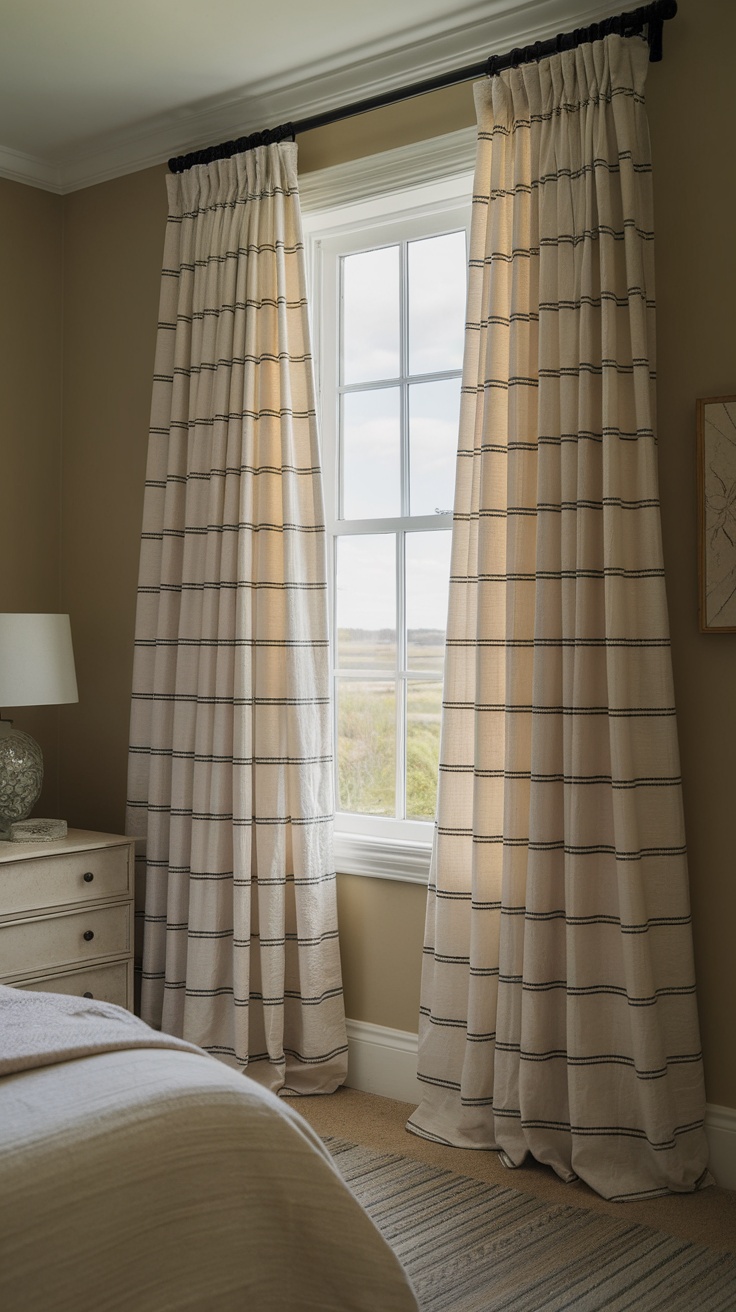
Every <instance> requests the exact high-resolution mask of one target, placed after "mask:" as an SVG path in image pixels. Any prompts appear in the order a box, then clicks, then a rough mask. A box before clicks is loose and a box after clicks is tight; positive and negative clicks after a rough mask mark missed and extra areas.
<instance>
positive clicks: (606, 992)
mask: <svg viewBox="0 0 736 1312" xmlns="http://www.w3.org/2000/svg"><path fill="white" fill-rule="evenodd" d="M498 980H499V984H508V985H515V986H517V987H518V986H520V987H521V989H522V991H523V992H524V993H556V992H563V993H564V994H565V996H566V997H568V998H598V997H607V998H620V999H621V1000H622V1001H623V1002H626V1004H627V1006H629V1007H654V1006H656V1005H657V1003H658V1002H659V1001H660V999H662V998H689V997H694V996H695V985H690V986H685V985H683V986H682V987H680V988H677V987H675V986H674V985H673V986H672V987H671V988H661V989H656V990H655V992H654V993H653V994H652V995H651V996H650V997H640V998H639V997H632V996H631V995H630V994H629V993H627V991H626V989H625V988H622V987H620V986H619V985H617V984H586V985H582V984H581V985H574V984H569V983H568V982H567V980H564V979H557V980H555V979H551V980H544V981H541V980H540V981H539V982H537V983H532V982H531V981H529V980H525V979H522V977H521V976H520V975H500V974H499V977H498Z"/></svg>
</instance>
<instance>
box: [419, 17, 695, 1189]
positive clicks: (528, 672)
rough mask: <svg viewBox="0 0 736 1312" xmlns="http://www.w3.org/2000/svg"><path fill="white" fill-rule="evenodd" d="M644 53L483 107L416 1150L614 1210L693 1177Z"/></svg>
mask: <svg viewBox="0 0 736 1312" xmlns="http://www.w3.org/2000/svg"><path fill="white" fill-rule="evenodd" d="M647 60H648V52H647V47H646V44H645V43H644V42H643V41H641V40H640V39H638V38H637V39H633V38H632V39H628V40H626V39H623V38H620V37H617V36H610V37H608V38H606V40H605V41H600V42H598V43H594V44H588V45H582V46H580V47H579V48H578V49H576V50H571V51H568V52H565V53H562V54H558V55H555V56H553V57H552V58H550V59H547V60H545V61H543V62H540V63H539V64H531V65H527V66H523V67H520V68H518V69H511V70H509V71H507V72H505V73H503V74H501V75H500V76H497V77H495V78H494V79H492V80H491V81H486V82H484V83H482V84H479V85H478V86H477V87H476V104H477V110H478V120H479V143H478V163H477V171H476V178H475V187H474V193H475V194H474V217H473V226H472V235H471V254H470V280H469V302H468V326H467V337H466V352H465V364H464V378H463V404H462V413H461V421H460V430H461V431H460V444H459V453H458V461H457V493H456V502H455V521H454V536H453V556H452V582H451V593H450V614H449V624H448V640H447V661H446V674H445V702H444V711H443V729H442V743H441V774H440V790H439V800H438V824H437V832H436V839H435V845H434V852H433V860H432V868H431V873H430V888H429V900H428V910H427V933H426V944H425V968H424V972H423V981H422V1001H421V1020H420V1050H419V1075H420V1079H421V1080H422V1081H423V1083H424V1086H425V1088H426V1096H425V1097H424V1099H423V1101H422V1103H421V1106H420V1107H419V1109H418V1110H417V1111H416V1113H415V1114H414V1115H413V1116H412V1119H411V1121H410V1123H409V1128H410V1129H412V1130H414V1131H416V1132H417V1133H419V1134H423V1135H425V1136H428V1137H430V1138H434V1139H439V1140H441V1141H443V1142H448V1143H452V1144H458V1145H464V1146H468V1147H474V1148H481V1147H488V1148H491V1147H498V1148H499V1149H500V1150H501V1151H502V1153H503V1156H504V1160H505V1161H506V1162H507V1164H509V1165H519V1164H520V1163H521V1162H522V1161H523V1160H524V1158H525V1156H526V1154H527V1153H530V1154H532V1155H533V1156H534V1157H535V1158H536V1159H537V1160H538V1161H540V1162H545V1163H548V1164H549V1165H551V1166H552V1167H554V1169H555V1170H556V1171H557V1172H558V1173H559V1175H560V1176H562V1178H563V1179H570V1178H573V1177H575V1176H579V1177H581V1178H582V1179H583V1180H585V1181H587V1183H588V1184H589V1185H591V1186H592V1188H593V1189H595V1190H596V1191H597V1192H599V1193H600V1194H603V1195H604V1196H605V1197H607V1198H631V1197H646V1196H652V1195H656V1194H660V1193H663V1192H667V1191H669V1190H681V1191H684V1190H690V1189H693V1188H695V1187H697V1186H698V1184H699V1183H701V1182H702V1181H703V1180H704V1179H705V1178H707V1177H706V1175H705V1172H706V1160H707V1158H706V1146H705V1138H704V1132H703V1116H704V1092H703V1077H702V1063H701V1053H700V1041H699V1033H698V1019H697V1012H696V1003H695V989H694V973H693V958H692V942H691V927H690V916H689V900H688V876H687V866H686V853H685V839H684V830H683V813H682V800H681V781H680V775H679V763H678V746H677V736H676V726H675V712H674V706H673V691H672V676H671V658H670V647H669V638H668V621H667V609H666V597H665V583H664V574H663V568H662V548H661V538H660V515H659V505H658V491H657V458H656V441H655V432H654V299H653V297H654V277H653V274H654V250H653V241H652V201H651V169H650V160H649V137H648V128H647V122H646V117H645V109H644V98H643V91H644V82H645V76H646V71H647Z"/></svg>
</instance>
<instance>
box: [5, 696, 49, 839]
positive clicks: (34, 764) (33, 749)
mask: <svg viewBox="0 0 736 1312" xmlns="http://www.w3.org/2000/svg"><path fill="white" fill-rule="evenodd" d="M42 783H43V756H42V755H41V748H40V747H39V745H38V743H37V742H36V740H35V738H31V736H30V734H27V733H23V731H22V730H21V729H14V728H13V727H12V725H11V724H10V723H9V722H8V721H7V720H4V721H0V835H2V836H4V837H5V838H9V837H10V832H9V831H10V826H11V825H12V824H13V823H14V822H15V821H16V820H25V819H26V817H27V816H28V814H29V812H30V811H31V810H32V808H33V806H34V805H35V803H36V802H37V801H38V798H39V795H40V792H41V784H42Z"/></svg>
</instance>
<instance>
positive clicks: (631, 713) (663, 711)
mask: <svg viewBox="0 0 736 1312" xmlns="http://www.w3.org/2000/svg"><path fill="white" fill-rule="evenodd" d="M448 645H449V643H448ZM462 645H463V646H464V645H465V644H462ZM471 645H472V644H471ZM524 645H526V644H524ZM532 645H533V646H540V647H544V646H556V645H561V644H555V643H549V644H548V643H533V644H532ZM573 645H576V644H573ZM620 645H630V646H634V647H637V646H639V643H631V644H620ZM643 645H646V644H643ZM652 645H655V644H652ZM656 645H657V646H659V645H660V644H656ZM442 705H443V706H444V707H445V709H446V710H449V711H458V710H463V711H488V712H490V713H491V714H493V713H496V714H502V715H605V716H608V717H610V719H612V720H616V719H624V720H625V719H638V718H639V717H640V716H641V717H644V718H645V719H646V718H647V717H651V716H665V717H666V716H669V715H674V713H675V708H674V706H638V707H637V706H626V707H613V706H528V705H525V706H522V705H519V706H508V705H506V704H504V703H501V702H498V703H496V702H454V701H449V700H448V701H443V703H442Z"/></svg>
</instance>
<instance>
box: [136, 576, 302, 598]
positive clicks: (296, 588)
mask: <svg viewBox="0 0 736 1312" xmlns="http://www.w3.org/2000/svg"><path fill="white" fill-rule="evenodd" d="M241 591H242V592H261V591H263V592H318V593H321V592H326V591H327V584H326V583H324V582H321V583H297V582H293V581H292V582H288V583H269V582H267V581H265V580H263V581H259V580H256V579H236V580H235V581H234V582H227V581H225V580H224V579H223V580H222V581H220V580H219V579H203V580H202V581H201V582H199V583H161V584H159V585H158V586H149V585H143V586H141V587H139V588H138V593H139V595H140V596H146V597H159V596H180V595H181V594H182V593H194V592H241Z"/></svg>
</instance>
